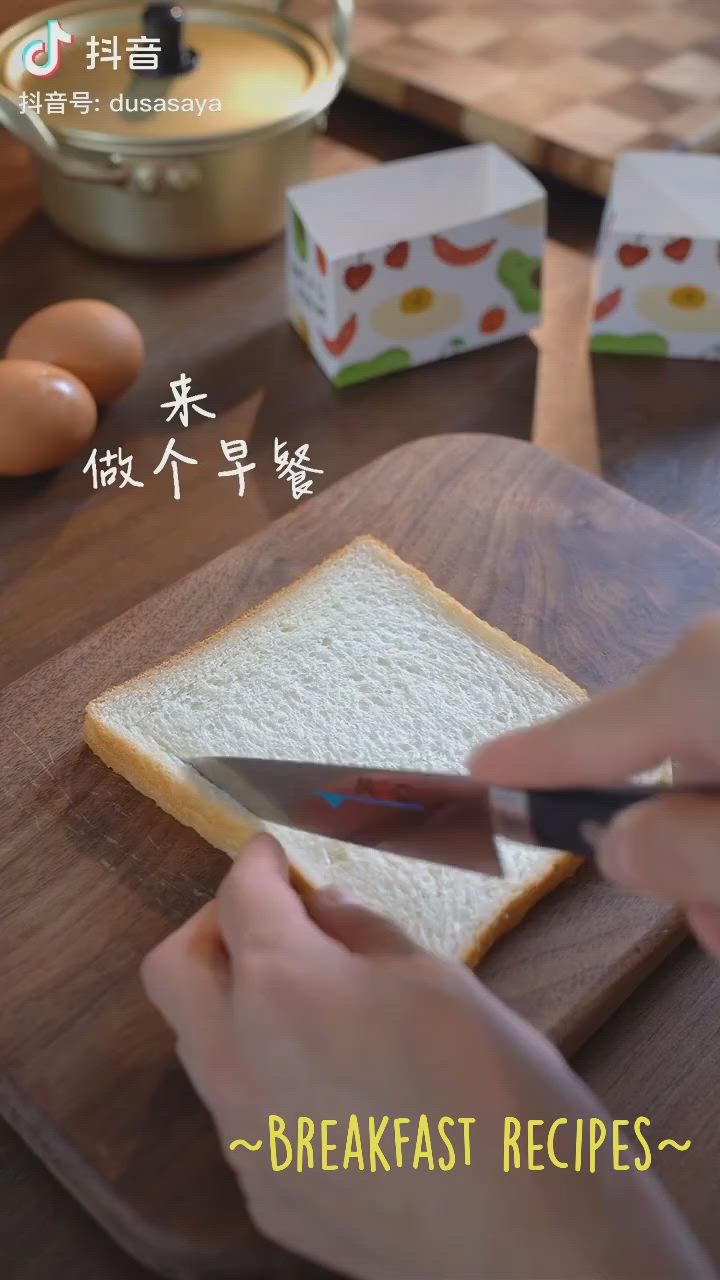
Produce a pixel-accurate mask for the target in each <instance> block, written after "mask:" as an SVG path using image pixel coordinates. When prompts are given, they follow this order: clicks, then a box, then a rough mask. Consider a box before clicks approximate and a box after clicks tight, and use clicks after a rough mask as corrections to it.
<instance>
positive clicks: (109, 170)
mask: <svg viewBox="0 0 720 1280" xmlns="http://www.w3.org/2000/svg"><path fill="white" fill-rule="evenodd" d="M0 124H3V125H5V127H6V128H7V129H9V130H10V132H11V133H12V134H14V135H15V137H16V138H18V139H19V141H20V142H24V143H25V145H26V146H28V147H30V149H31V151H33V152H34V153H35V155H36V156H38V157H39V159H41V160H44V161H45V162H46V164H51V165H53V166H54V167H55V168H56V169H59V170H60V172H61V173H62V174H64V176H65V177H66V178H77V179H78V180H79V181H82V182H105V183H107V182H109V183H112V184H113V186H120V185H122V184H123V183H125V182H127V180H128V174H127V172H126V170H125V169H124V168H123V167H122V166H121V165H108V164H105V165H100V164H91V163H89V162H87V161H83V160H76V159H75V158H74V157H71V156H69V155H67V154H66V152H65V150H64V148H63V147H62V146H61V145H60V143H59V142H58V140H57V138H56V137H55V134H54V133H53V132H52V131H51V130H50V129H48V127H47V125H46V124H45V122H44V120H41V119H40V116H39V115H38V114H37V112H36V111H31V110H27V111H21V110H20V107H19V106H18V103H17V102H16V100H15V98H14V97H13V96H12V94H11V93H8V91H7V90H6V89H3V88H0Z"/></svg>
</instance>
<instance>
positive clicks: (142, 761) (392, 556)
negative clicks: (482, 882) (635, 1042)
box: [84, 535, 587, 967]
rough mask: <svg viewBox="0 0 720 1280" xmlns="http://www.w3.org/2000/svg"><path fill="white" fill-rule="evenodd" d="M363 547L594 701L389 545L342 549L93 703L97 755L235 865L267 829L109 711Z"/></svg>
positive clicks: (542, 887) (568, 859)
mask: <svg viewBox="0 0 720 1280" xmlns="http://www.w3.org/2000/svg"><path fill="white" fill-rule="evenodd" d="M358 546H368V547H372V548H373V549H374V551H375V552H376V553H377V554H379V555H380V556H381V557H382V558H383V559H384V560H385V562H386V564H389V565H391V566H392V567H393V568H395V569H396V570H398V571H399V572H400V573H401V574H403V575H404V576H406V577H410V578H412V579H413V580H414V581H415V582H416V583H417V585H418V586H420V587H421V588H422V589H423V590H424V591H425V592H426V593H427V594H428V595H429V596H430V597H431V598H432V599H434V600H435V601H436V603H437V604H438V605H440V607H441V608H442V609H443V611H444V612H445V614H446V616H447V617H449V618H451V619H452V620H453V621H454V622H455V623H456V624H459V625H460V626H461V627H462V628H463V629H464V630H466V631H469V632H470V634H471V635H473V636H474V637H475V638H476V639H482V640H485V641H490V642H491V643H492V645H493V647H494V648H495V649H496V650H497V651H499V652H501V653H504V654H505V655H507V656H508V657H510V658H512V659H513V660H515V661H516V662H517V660H518V659H520V660H521V661H524V662H525V663H526V664H527V665H528V666H530V667H531V668H533V669H534V670H535V671H536V672H537V674H538V675H539V676H543V677H545V678H548V677H549V678H550V679H551V681H552V683H553V684H555V685H556V686H558V687H560V688H562V689H564V690H565V691H567V692H568V693H569V694H571V695H573V697H575V698H585V697H587V694H586V691H585V690H584V689H581V688H580V686H579V685H577V684H574V683H573V681H571V680H569V679H568V678H567V677H566V676H564V675H563V674H562V673H561V672H559V671H558V670H557V669H556V668H555V667H553V666H551V665H550V664H549V663H547V662H545V661H544V659H542V658H540V657H538V655H537V654H534V653H533V652H532V651H531V650H530V649H528V648H526V646H525V645H522V644H520V643H518V642H517V641H515V640H513V639H511V637H510V636H508V635H507V634H506V633H505V632H504V631H500V630H499V629H498V628H496V627H493V626H491V625H490V624H489V623H487V622H484V621H483V620H482V619H480V618H478V617H477V616H476V615H475V614H474V613H471V611H470V610H469V609H467V608H466V607H465V606H464V605H462V604H460V602H459V601H458V600H455V599H454V598H453V597H452V596H450V595H448V593H447V592H445V591H442V590H441V589H440V588H439V587H437V586H436V585H435V583H434V582H432V580H431V579H430V578H429V577H428V575H427V574H425V573H423V572H422V570H420V569H417V568H415V566H413V565H409V564H407V563H406V562H405V561H404V560H403V559H401V557H400V556H398V555H396V553H395V552H394V551H392V550H391V549H390V547H388V546H386V545H385V543H383V542H381V541H379V540H378V539H377V538H374V537H372V536H369V535H362V536H360V537H358V538H355V539H353V541H352V542H350V543H348V544H347V545H346V546H344V547H341V548H340V549H339V550H338V551H336V552H334V553H333V554H332V555H331V556H328V557H327V558H326V559H325V560H323V561H321V562H320V563H319V564H318V565H316V566H314V567H313V568H312V569H311V570H309V571H308V572H307V573H305V574H303V575H302V576H301V577H300V578H298V579H297V580H296V581H295V582H292V583H290V584H289V585H288V586H286V587H282V588H281V589H280V590H278V591H276V592H274V593H273V594H272V595H271V596H268V598H267V599H266V600H264V601H262V602H261V603H260V604H258V605H256V606H255V607H254V608H252V609H249V610H247V611H246V612H245V613H243V614H241V615H240V616H239V617H238V618H236V619H234V620H233V621H232V622H230V623H228V624H227V625H226V626H224V627H222V628H220V629H219V630H218V631H215V632H213V633H212V634H211V635H210V636H208V637H207V638H206V639H204V640H200V641H198V642H197V643H195V644H193V645H191V646H189V647H188V648H187V649H185V650H183V651H182V652H181V653H178V654H175V655H173V657H171V658H168V659H166V660H165V661H164V662H161V663H158V664H156V665H155V666H154V667H152V668H150V669H149V670H147V671H145V672H142V673H141V674H140V675H137V676H133V677H132V678H131V679H129V680H126V681H124V682H123V683H121V684H118V685H114V686H112V687H111V688H110V689H108V690H107V691H106V692H105V693H104V694H102V695H100V696H99V697H97V698H94V699H93V701H92V702H90V703H89V705H88V707H87V709H86V712H85V723H84V738H85V742H86V743H87V745H88V746H89V747H90V749H91V750H92V751H93V752H94V753H95V754H96V755H97V756H99V758H100V759H101V760H102V761H103V762H104V763H105V764H106V765H108V767H109V768H111V769H113V770H114V771H115V772H117V773H119V774H120V775H121V776H122V777H124V778H125V779H126V780H127V781H128V782H130V783H131V784H132V786H134V787H135V788H136V790H138V791H140V792H141V793H142V794H143V795H146V796H148V797H149V798H150V799H151V800H154V801H155V803H156V804H157V805H158V806H159V807H160V808H161V809H163V810H164V811H165V812H166V813H169V814H170V815H171V816H172V817H174V818H176V819H177V820H178V821H179V822H182V823H183V824H184V825H185V826H189V827H191V828H193V829H194V830H195V831H197V832H198V834H199V835H201V836H202V837H203V838H204V839H206V840H207V841H208V842H209V843H210V844H212V845H213V846H215V847H216V848H218V849H220V850H222V851H223V852H225V853H227V854H228V855H229V856H230V857H231V858H234V857H236V856H237V854H238V853H239V852H240V851H241V849H242V847H243V845H244V844H245V843H246V842H247V841H248V840H249V839H250V837H251V836H252V835H254V834H255V833H256V832H257V831H259V830H262V829H263V825H262V824H261V823H259V822H258V823H257V824H253V823H251V822H244V821H242V820H241V819H240V818H238V817H237V816H236V815H234V814H232V813H230V812H229V811H228V810H227V809H226V808H225V807H224V806H223V805H222V804H221V803H219V802H217V801H215V800H213V798H212V796H211V795H209V794H207V793H206V792H204V791H202V792H201V791H199V790H198V789H196V788H194V787H193V785H192V783H191V782H189V781H187V780H185V779H181V778H178V777H177V776H176V775H175V774H174V773H172V772H171V771H170V770H169V769H167V768H166V767H165V766H164V765H163V763H162V762H161V761H160V760H158V759H156V758H155V757H153V756H151V755H148V754H146V753H144V752H143V751H141V750H139V749H138V748H137V747H136V746H134V745H133V744H132V743H131V742H129V741H128V740H127V738H125V737H124V736H123V735H122V734H120V733H117V732H116V731H115V730H114V729H113V728H112V726H111V725H110V724H108V722H107V720H106V718H105V712H106V711H108V710H109V709H110V706H111V704H112V703H113V702H114V701H115V699H116V698H117V697H118V696H124V695H125V694H128V693H131V692H132V691H133V690H135V689H138V688H142V687H143V686H144V685H146V684H148V683H149V682H150V681H151V680H152V679H154V678H155V676H156V675H157V674H158V673H160V672H164V671H169V670H171V669H173V668H174V667H177V666H181V665H183V664H184V663H185V662H186V661H187V660H188V658H190V657H191V656H194V655H196V654H198V653H201V652H202V651H203V650H204V649H206V648H208V647H211V646H214V645H215V644H217V642H218V640H219V639H220V638H221V637H222V636H225V635H229V634H230V633H232V632H234V631H236V630H237V629H239V628H242V627H244V626H246V625H247V624H248V623H249V622H250V621H253V620H255V619H256V618H257V617H258V616H260V615H262V614H263V613H265V612H267V611H270V610H271V609H273V608H275V607H276V606H277V604H278V603H279V602H280V601H281V600H283V599H284V598H285V597H287V596H288V595H290V594H291V593H293V592H295V591H297V590H298V588H300V587H302V586H303V585H305V584H306V583H307V582H310V581H312V580H313V579H315V578H316V577H318V576H319V575H320V574H321V573H323V572H324V571H325V570H326V569H327V568H328V566H329V565H330V564H333V563H334V562H336V561H338V560H341V559H342V558H343V557H345V556H346V555H348V554H349V553H351V552H352V551H353V550H354V549H356V548H357V547H358ZM581 862H582V860H581V859H579V858H576V857H574V856H572V855H570V854H562V853H558V854H554V855H552V856H551V857H550V858H549V859H548V862H547V866H546V869H545V870H544V871H543V872H541V873H540V874H539V875H538V876H537V878H536V879H535V880H534V881H532V882H531V883H529V884H526V885H524V886H523V888H522V890H521V891H519V892H518V895H517V897H516V898H515V899H514V900H513V901H512V903H511V904H510V905H509V907H508V908H507V910H506V911H504V912H503V913H502V914H501V915H499V916H498V917H497V918H496V919H495V920H493V921H492V922H491V923H490V924H489V925H487V926H486V927H484V928H483V929H482V930H481V931H480V932H479V933H478V934H477V936H476V937H475V939H474V940H473V943H472V945H471V946H470V947H469V948H468V949H467V951H466V952H465V953H464V955H462V956H461V957H459V958H461V959H462V961H463V962H464V963H465V964H467V965H469V966H471V967H472V966H475V965H476V964H477V963H478V962H479V961H480V960H481V959H482V957H483V956H484V955H485V954H486V952H487V951H488V950H489V949H490V947H492V946H493V944H494V943H495V942H496V941H498V939H499V938H501V937H502V936H503V935H504V934H506V933H508V932H509V931H510V930H511V929H513V928H514V927H515V926H516V925H517V924H519V923H520V921H521V920H522V919H523V917H524V916H525V915H526V914H527V913H528V911H530V910H531V908H532V907H533V906H534V905H535V904H536V903H537V902H538V901H539V900H540V899H541V898H543V897H544V896H545V895H546V894H547V893H549V892H550V891H551V890H552V889H554V888H555V887H556V886H557V885H559V884H561V883H562V882H563V881H564V880H567V879H568V878H569V877H570V876H572V875H573V874H574V873H575V871H576V870H577V868H578V866H579V865H580V864H581ZM290 874H291V880H292V883H293V885H294V886H295V888H296V889H297V891H298V892H299V893H300V894H301V896H303V897H307V896H308V895H310V894H311V893H313V892H314V891H315V889H316V888H317V885H314V884H313V883H312V882H311V881H309V880H308V879H307V878H306V877H305V876H304V875H303V873H302V872H301V871H300V869H299V867H297V866H294V865H293V864H292V863H291V865H290Z"/></svg>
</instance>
